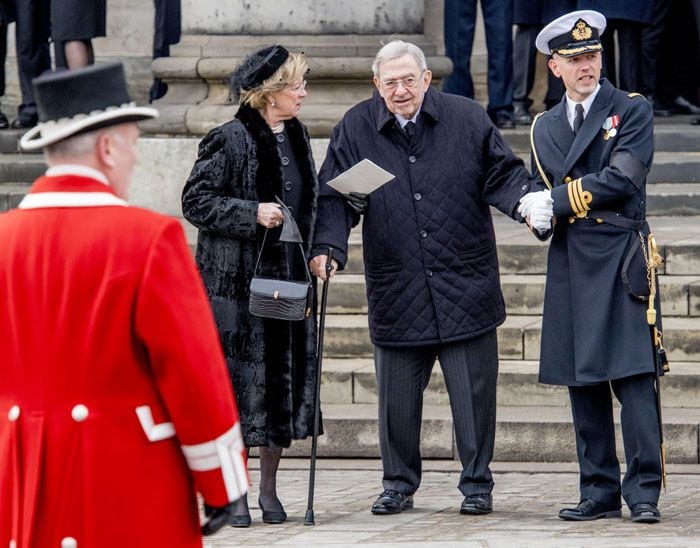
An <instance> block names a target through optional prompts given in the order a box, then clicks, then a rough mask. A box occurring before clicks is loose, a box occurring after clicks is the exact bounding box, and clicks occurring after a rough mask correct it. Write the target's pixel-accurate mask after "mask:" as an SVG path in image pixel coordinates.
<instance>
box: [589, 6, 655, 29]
mask: <svg viewBox="0 0 700 548" xmlns="http://www.w3.org/2000/svg"><path fill="white" fill-rule="evenodd" d="M576 9H577V10H595V11H599V12H600V13H602V14H603V15H605V17H606V18H608V19H622V20H625V21H635V22H637V23H643V24H646V25H649V24H651V23H652V21H653V19H654V0H578V1H577V2H576Z"/></svg>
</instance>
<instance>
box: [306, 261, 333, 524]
mask: <svg viewBox="0 0 700 548" xmlns="http://www.w3.org/2000/svg"><path fill="white" fill-rule="evenodd" d="M332 257H333V249H331V248H330V247H329V248H328V255H327V256H326V279H325V280H324V282H323V290H322V291H321V317H320V320H319V324H318V352H317V355H318V367H317V369H316V397H315V405H314V433H313V436H312V437H311V465H310V467H309V499H308V505H307V506H306V516H304V525H315V524H316V522H315V521H314V486H315V485H314V484H315V482H316V446H317V444H318V428H319V423H320V422H321V366H322V364H323V328H324V326H325V323H326V302H327V300H328V284H329V283H330V281H331V271H332V270H333V264H332V263H331V259H332Z"/></svg>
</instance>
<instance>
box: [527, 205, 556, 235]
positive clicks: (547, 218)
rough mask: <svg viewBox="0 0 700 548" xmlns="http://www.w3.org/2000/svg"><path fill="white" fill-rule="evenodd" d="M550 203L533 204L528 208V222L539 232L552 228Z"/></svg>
mask: <svg viewBox="0 0 700 548" xmlns="http://www.w3.org/2000/svg"><path fill="white" fill-rule="evenodd" d="M550 202H551V201H550ZM553 214H554V213H553V211H552V204H551V203H549V204H544V205H535V206H533V207H532V208H531V210H530V217H529V218H528V224H529V225H530V226H531V227H532V228H534V229H535V230H537V231H538V232H539V233H540V234H542V233H544V232H546V231H548V230H550V229H551V228H552V216H553Z"/></svg>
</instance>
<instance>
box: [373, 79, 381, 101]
mask: <svg viewBox="0 0 700 548" xmlns="http://www.w3.org/2000/svg"><path fill="white" fill-rule="evenodd" d="M372 81H373V82H374V86H375V87H376V88H377V91H379V95H382V88H381V86H380V85H379V78H377V77H376V76H375V77H373V78H372ZM382 97H384V96H383V95H382Z"/></svg>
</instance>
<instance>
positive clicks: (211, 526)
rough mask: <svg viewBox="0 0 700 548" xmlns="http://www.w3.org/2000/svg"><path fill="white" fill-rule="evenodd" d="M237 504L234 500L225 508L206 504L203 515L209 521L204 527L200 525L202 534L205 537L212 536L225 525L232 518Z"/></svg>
mask: <svg viewBox="0 0 700 548" xmlns="http://www.w3.org/2000/svg"><path fill="white" fill-rule="evenodd" d="M237 503H238V501H236V500H235V501H233V502H230V503H229V504H227V505H226V506H209V505H208V504H205V505H204V515H205V516H207V517H208V518H209V519H208V520H207V521H206V523H205V524H204V525H202V534H203V535H204V536H205V537H206V536H209V535H213V534H214V533H216V532H217V531H218V530H219V529H221V528H222V527H223V526H224V525H226V523H228V520H229V518H230V517H231V516H233V512H234V510H235V508H236V504H237Z"/></svg>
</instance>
